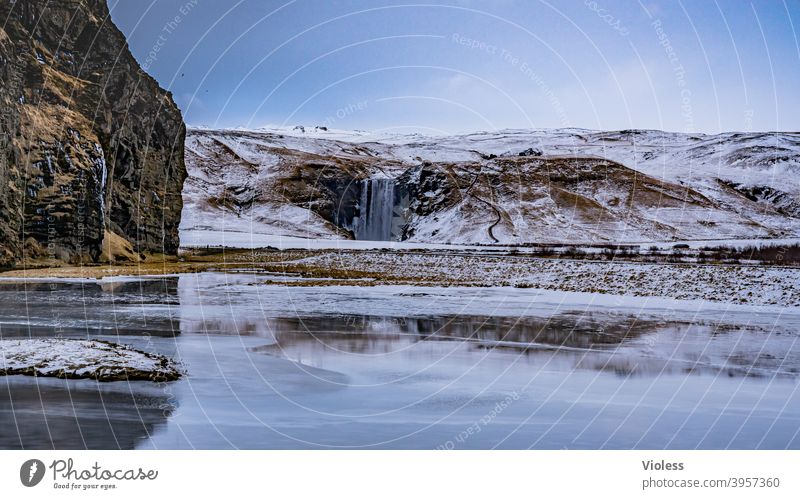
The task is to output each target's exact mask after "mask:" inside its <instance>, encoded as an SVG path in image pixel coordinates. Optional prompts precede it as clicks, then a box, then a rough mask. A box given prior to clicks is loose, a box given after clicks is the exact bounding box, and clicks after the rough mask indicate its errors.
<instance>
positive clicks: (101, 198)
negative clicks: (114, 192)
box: [94, 143, 108, 230]
mask: <svg viewBox="0 0 800 499" xmlns="http://www.w3.org/2000/svg"><path fill="white" fill-rule="evenodd" d="M94 150H95V152H96V153H97V159H95V166H96V167H97V169H98V170H100V171H99V172H98V173H99V177H100V189H99V192H98V199H97V202H98V203H99V204H100V218H101V220H102V227H103V230H105V227H106V184H107V183H108V165H107V164H106V156H105V153H104V152H103V148H102V147H101V146H100V144H97V143H95V145H94Z"/></svg>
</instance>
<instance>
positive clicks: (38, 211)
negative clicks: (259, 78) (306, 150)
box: [0, 0, 186, 266]
mask: <svg viewBox="0 0 800 499" xmlns="http://www.w3.org/2000/svg"><path fill="white" fill-rule="evenodd" d="M0 16H1V17H2V19H3V20H4V21H5V24H4V25H3V26H2V27H0V81H2V85H1V86H0V109H2V115H0V266H8V265H13V264H15V263H18V262H20V261H23V260H29V259H42V258H47V259H58V260H63V261H69V262H73V263H74V262H90V261H97V260H99V259H101V258H106V257H108V255H104V254H103V253H104V248H105V252H106V253H108V252H109V251H110V252H113V247H114V246H126V247H127V248H128V249H132V250H133V251H134V252H136V253H144V252H149V253H167V254H174V253H175V252H176V251H177V249H178V245H179V240H178V225H179V223H180V215H181V208H182V201H181V190H182V186H183V181H184V179H185V178H186V169H185V166H184V158H183V142H184V138H185V133H186V130H185V126H184V124H183V120H182V118H181V114H180V111H179V110H178V108H177V106H176V105H175V103H174V102H173V100H172V96H171V94H170V93H169V92H167V91H165V90H163V89H161V88H160V87H159V86H158V84H157V83H156V81H155V80H153V79H152V78H151V77H150V76H149V75H147V74H146V73H145V72H144V71H143V70H142V69H141V67H140V66H139V64H138V63H137V62H136V60H135V59H134V58H133V56H132V55H131V54H130V52H129V50H128V46H127V43H126V41H125V37H124V35H123V34H122V33H121V32H120V31H119V30H118V29H117V28H116V26H114V24H113V23H112V22H111V18H110V17H109V11H108V7H107V5H106V2H105V0H49V1H48V0H24V1H16V2H13V1H12V2H3V3H2V4H0ZM110 248H112V249H110Z"/></svg>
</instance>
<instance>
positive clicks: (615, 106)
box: [109, 0, 800, 133]
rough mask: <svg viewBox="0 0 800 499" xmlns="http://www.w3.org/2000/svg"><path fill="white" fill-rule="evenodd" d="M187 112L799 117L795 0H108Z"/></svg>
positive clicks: (509, 119)
mask: <svg viewBox="0 0 800 499" xmlns="http://www.w3.org/2000/svg"><path fill="white" fill-rule="evenodd" d="M109 5H110V6H111V8H112V17H113V20H114V21H115V23H116V24H117V25H118V26H119V27H120V29H121V30H122V31H123V32H124V33H125V34H126V35H127V36H128V39H129V42H130V47H131V50H132V52H133V54H134V55H135V56H136V58H137V59H138V60H139V62H140V63H142V64H143V65H144V66H145V67H146V69H147V70H148V71H149V72H150V74H152V75H153V76H154V77H155V78H156V79H157V80H158V81H159V82H160V83H161V85H162V86H164V87H165V88H168V89H169V90H171V91H172V92H173V94H174V95H175V99H176V101H177V102H178V104H179V105H180V107H181V109H182V110H183V113H184V116H185V117H186V121H187V123H189V124H190V125H206V126H217V127H236V126H244V127H258V126H264V125H268V124H287V125H296V124H303V125H307V126H313V125H327V126H329V127H332V128H341V129H366V130H395V131H419V130H426V131H429V132H438V133H452V132H464V131H474V130H496V129H502V128H528V127H548V128H549V127H562V126H574V127H583V128H594V129H624V128H655V129H664V130H671V131H680V132H706V133H717V132H721V131H729V130H742V131H749V130H784V131H800V112H799V111H800V91H798V89H800V45H799V42H798V39H800V35H798V33H797V31H800V2H798V1H797V0H791V1H789V0H786V1H785V2H784V0H770V1H766V0H760V1H753V2H747V1H738V0H716V1H715V0H694V1H689V0H683V1H642V2H639V1H635V0H634V1H623V0H572V1H559V2H556V1H539V0H493V1H472V0H439V1H436V0H428V1H424V2H423V1H421V2H420V3H409V2H400V1H393V0H369V1H367V0H324V1H323V0H294V1H292V0H225V1H221V0H138V1H131V0H109Z"/></svg>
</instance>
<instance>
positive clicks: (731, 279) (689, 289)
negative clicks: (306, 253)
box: [297, 252, 800, 307]
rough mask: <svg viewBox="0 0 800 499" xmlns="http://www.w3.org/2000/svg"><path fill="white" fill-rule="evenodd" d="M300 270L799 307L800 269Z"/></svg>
mask: <svg viewBox="0 0 800 499" xmlns="http://www.w3.org/2000/svg"><path fill="white" fill-rule="evenodd" d="M297 263H301V264H305V265H308V266H318V267H319V268H323V269H324V268H334V269H336V270H337V271H339V272H347V271H352V272H353V275H354V277H357V276H359V275H361V273H363V272H366V273H373V274H384V275H390V276H392V277H393V278H399V279H408V280H409V282H422V283H424V282H430V283H434V284H435V283H452V284H453V285H456V286H457V285H472V286H510V287H517V288H535V289H541V290H551V291H560V292H576V293H592V294H598V295H616V296H651V297H665V298H670V299H675V300H706V301H713V302H720V303H730V304H745V305H756V306H778V307H800V269H799V268H787V267H763V266H739V265H696V264H664V263H659V264H649V263H634V262H624V263H623V262H599V261H586V260H565V259H544V258H530V257H525V256H521V257H492V256H487V255H475V256H473V255H463V254H447V253H440V254H432V253H406V252H393V253H380V252H378V253H357V252H342V253H324V254H321V255H316V256H311V257H308V258H305V259H303V260H300V261H299V262H297Z"/></svg>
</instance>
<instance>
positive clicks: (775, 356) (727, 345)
mask: <svg viewBox="0 0 800 499" xmlns="http://www.w3.org/2000/svg"><path fill="white" fill-rule="evenodd" d="M266 327H268V328H269V329H270V330H271V331H273V332H274V334H275V340H276V341H275V343H272V344H268V345H264V346H263V347H259V348H257V349H254V351H255V352H258V353H265V354H270V355H275V356H279V357H284V358H287V359H290V360H293V361H297V362H301V363H304V364H309V365H314V366H323V365H327V364H326V362H325V360H331V359H333V358H334V356H335V357H337V358H344V356H347V355H348V354H355V355H351V356H350V357H347V358H348V359H349V360H350V361H353V360H354V359H355V361H358V359H362V360H363V361H364V362H372V361H371V360H370V358H371V357H372V356H381V355H398V356H400V358H404V359H406V360H407V361H408V362H419V359H420V358H424V359H429V360H430V362H436V361H438V360H439V359H443V358H445V357H448V356H450V355H451V354H452V353H453V352H454V351H455V350H459V349H460V350H462V351H465V352H472V353H476V352H481V355H484V354H486V353H489V352H495V353H497V354H500V355H503V354H505V355H507V357H506V361H507V362H520V361H522V362H534V363H542V364H547V365H551V366H554V368H555V366H556V365H560V366H562V367H564V368H567V369H570V368H572V369H589V370H595V371H604V372H609V373H614V374H617V375H620V376H625V377H629V376H659V375H661V374H665V373H685V374H715V375H716V374H719V373H725V374H726V375H727V376H731V377H740V376H748V377H769V376H780V377H796V376H797V373H798V367H799V366H800V353H794V351H793V348H792V345H793V342H794V341H795V339H796V338H795V337H796V333H790V334H783V335H772V334H771V331H766V330H759V329H743V328H736V327H721V326H717V325H713V324H705V323H702V322H701V323H696V324H695V323H664V322H660V321H658V322H657V321H652V320H648V319H646V318H638V317H636V316H633V315H631V316H625V315H616V314H615V315H607V314H603V313H588V312H587V313H563V314H560V315H556V316H553V317H550V318H537V317H521V318H511V317H480V316H447V317H432V318H398V317H371V316H327V317H303V318H274V319H269V320H268V321H266ZM403 356H405V357H403ZM373 358H374V357H373ZM478 358H479V357H473V356H468V357H466V359H468V360H467V362H468V363H469V365H472V363H473V362H476V361H477V359H478ZM570 366H571V367H570Z"/></svg>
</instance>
